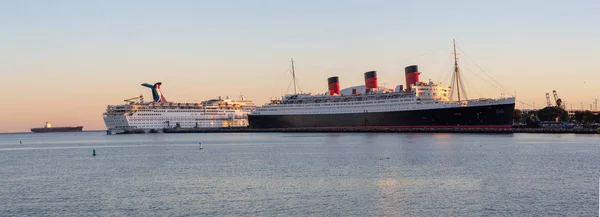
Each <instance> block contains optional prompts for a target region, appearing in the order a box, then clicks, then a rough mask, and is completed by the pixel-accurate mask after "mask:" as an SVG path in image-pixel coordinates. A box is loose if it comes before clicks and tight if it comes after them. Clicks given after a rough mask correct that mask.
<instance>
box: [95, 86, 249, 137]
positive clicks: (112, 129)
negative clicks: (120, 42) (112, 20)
mask: <svg viewBox="0 0 600 217" xmlns="http://www.w3.org/2000/svg"><path fill="white" fill-rule="evenodd" d="M161 85H162V83H161V82H158V83H155V84H153V85H152V84H147V83H144V84H142V86H144V87H148V88H150V89H152V96H153V101H152V102H144V99H143V96H139V97H135V98H131V99H126V100H125V102H126V103H125V104H123V105H109V106H108V107H107V108H106V112H105V113H104V114H103V117H104V123H105V124H106V128H107V130H108V133H127V132H159V131H161V130H163V129H174V128H175V129H177V128H181V129H185V128H220V127H247V126H248V114H249V113H250V112H251V111H253V110H254V109H255V108H256V106H255V104H254V102H253V101H251V100H246V99H245V98H244V97H241V99H240V100H234V99H230V98H229V97H219V98H217V99H211V100H206V101H203V102H200V103H175V102H168V101H167V100H166V99H165V97H164V96H163V94H162V92H161V90H160V86H161Z"/></svg>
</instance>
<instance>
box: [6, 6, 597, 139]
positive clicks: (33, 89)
mask: <svg viewBox="0 0 600 217" xmlns="http://www.w3.org/2000/svg"><path fill="white" fill-rule="evenodd" d="M597 11H600V1H597V0H590V1H577V0H576V1H554V0H544V1H542V0H530V1H517V0H514V1H513V0H507V1H476V0H473V1H464V0H463V1H461V0H456V1H427V0H424V1H414V0H411V1H403V0H388V1H383V0H370V1H348V0H344V1H341V0H340V1H337V0H330V1H323V0H320V1H317V0H304V1H280V0H279V1H276V0H273V1H266V0H256V1H241V0H240V1H234V0H223V1H203V0H194V1H191V0H190V1H184V0H173V1H152V0H144V1H133V0H130V1H127V0H123V1H112V0H104V1H93V0H90V1H77V0H63V1H53V0H47V1H46V0H39V1H31V0H18V1H17V0H14V1H0V42H1V43H0V75H1V76H2V79H0V92H1V93H4V94H3V97H2V98H3V99H2V101H1V102H0V132H27V131H29V128H32V127H40V126H43V125H44V123H45V122H51V123H52V124H53V125H54V126H65V125H71V126H72V125H83V126H84V130H94V129H97V130H102V129H106V128H105V125H104V122H103V120H102V113H103V112H104V111H105V110H106V106H107V105H114V104H121V103H123V100H124V99H127V98H131V97H135V96H139V95H140V94H143V95H144V96H145V97H146V98H147V99H150V98H151V93H150V91H149V90H148V89H147V88H144V87H142V86H140V84H141V83H145V82H147V83H153V82H157V81H161V82H163V85H162V91H163V94H164V95H165V97H166V98H167V99H168V100H170V101H175V102H200V101H203V100H206V99H209V98H215V97H218V96H231V97H238V96H239V95H240V94H243V95H244V96H245V97H246V98H248V99H252V100H254V101H256V102H257V103H258V104H264V103H266V102H268V101H269V99H271V98H275V97H281V96H282V95H285V94H288V93H291V88H290V85H289V84H290V81H291V75H290V72H289V68H290V59H291V58H293V59H294V61H295V72H296V75H297V81H298V83H299V86H300V88H301V90H302V91H303V92H311V93H322V92H326V91H327V78H328V77H330V76H339V77H340V84H341V86H342V87H350V86H356V85H361V84H364V80H363V79H364V77H363V73H364V72H366V71H370V70H375V71H377V74H378V80H379V84H380V85H384V86H386V87H395V86H396V85H399V84H404V83H405V80H404V67H406V66H408V65H413V64H414V65H418V66H419V71H421V72H422V74H421V80H422V81H423V80H424V81H427V80H429V79H431V80H432V81H434V82H442V83H446V84H449V79H450V77H449V73H450V72H451V70H452V40H453V39H456V40H457V47H458V48H459V52H458V53H459V55H458V57H459V64H460V65H461V67H462V69H463V71H462V75H463V79H464V83H465V86H466V89H467V96H468V97H470V98H479V97H500V96H501V94H502V93H504V94H508V95H516V97H517V101H519V103H518V104H517V106H516V107H517V108H519V109H521V108H532V107H533V105H535V107H537V108H542V107H544V106H545V105H546V102H545V101H546V99H545V94H546V93H551V94H552V90H556V91H557V93H558V95H559V97H560V98H562V100H563V101H564V102H566V103H567V108H570V107H573V108H574V109H575V108H581V107H582V104H583V107H585V108H586V109H589V105H590V104H591V103H593V101H594V99H596V98H599V97H600V96H599V95H600V79H599V78H600V75H599V74H598V73H599V72H600V42H599V41H598V38H600V28H598V25H597V23H598V21H600V13H597Z"/></svg>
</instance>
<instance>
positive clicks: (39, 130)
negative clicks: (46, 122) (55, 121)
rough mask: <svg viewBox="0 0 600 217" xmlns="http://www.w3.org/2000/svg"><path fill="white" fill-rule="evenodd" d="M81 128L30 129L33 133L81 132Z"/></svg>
mask: <svg viewBox="0 0 600 217" xmlns="http://www.w3.org/2000/svg"><path fill="white" fill-rule="evenodd" d="M82 130H83V127H51V128H31V132H34V133H56V132H81V131H82Z"/></svg>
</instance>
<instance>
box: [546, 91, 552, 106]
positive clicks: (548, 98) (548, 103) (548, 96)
mask: <svg viewBox="0 0 600 217" xmlns="http://www.w3.org/2000/svg"><path fill="white" fill-rule="evenodd" d="M546 105H547V107H552V103H550V94H549V93H546Z"/></svg>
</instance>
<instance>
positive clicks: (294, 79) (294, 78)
mask: <svg viewBox="0 0 600 217" xmlns="http://www.w3.org/2000/svg"><path fill="white" fill-rule="evenodd" d="M292 80H293V81H292V82H294V94H297V91H296V72H294V59H293V58H292ZM288 88H289V87H288Z"/></svg>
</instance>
